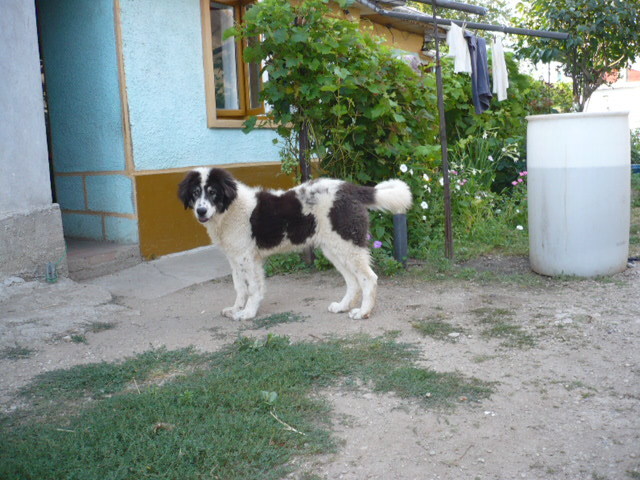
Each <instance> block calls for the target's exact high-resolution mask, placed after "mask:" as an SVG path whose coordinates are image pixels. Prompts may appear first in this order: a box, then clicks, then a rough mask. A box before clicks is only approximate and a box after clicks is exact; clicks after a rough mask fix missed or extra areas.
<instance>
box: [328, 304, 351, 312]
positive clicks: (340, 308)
mask: <svg viewBox="0 0 640 480" xmlns="http://www.w3.org/2000/svg"><path fill="white" fill-rule="evenodd" d="M347 310H349V308H348V307H347V308H345V307H344V306H343V305H342V304H341V303H340V302H333V303H332V304H331V305H329V311H330V312H331V313H341V312H346V311H347Z"/></svg>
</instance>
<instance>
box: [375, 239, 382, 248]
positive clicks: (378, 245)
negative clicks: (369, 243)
mask: <svg viewBox="0 0 640 480" xmlns="http://www.w3.org/2000/svg"><path fill="white" fill-rule="evenodd" d="M380 247H382V242H381V241H380V240H376V241H375V242H373V248H380Z"/></svg>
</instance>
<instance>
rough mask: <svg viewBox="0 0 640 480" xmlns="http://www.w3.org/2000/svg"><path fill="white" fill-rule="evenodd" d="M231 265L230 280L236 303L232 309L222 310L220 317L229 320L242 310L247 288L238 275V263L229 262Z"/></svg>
mask: <svg viewBox="0 0 640 480" xmlns="http://www.w3.org/2000/svg"><path fill="white" fill-rule="evenodd" d="M229 264H230V265H231V278H233V287H234V289H235V291H236V301H235V303H234V304H233V306H232V307H227V308H224V309H223V310H222V315H224V316H225V317H229V318H234V319H235V316H236V314H237V313H238V312H239V311H240V310H242V309H243V308H244V306H245V304H246V303H247V295H248V288H247V282H246V280H245V279H244V278H243V277H242V275H241V274H240V265H239V264H238V262H235V261H231V260H229Z"/></svg>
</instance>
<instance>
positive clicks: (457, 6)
mask: <svg viewBox="0 0 640 480" xmlns="http://www.w3.org/2000/svg"><path fill="white" fill-rule="evenodd" d="M416 1H418V2H420V3H425V4H430V5H431V8H432V10H433V15H432V16H431V17H429V16H428V15H426V14H423V13H421V12H415V13H414V12H407V11H395V10H386V9H384V8H381V7H380V6H378V5H377V4H376V3H374V2H373V1H372V0H358V3H360V4H361V5H364V6H365V7H367V8H370V9H371V10H373V11H375V12H376V13H377V14H380V15H385V16H388V17H390V18H396V19H398V20H404V21H411V22H416V23H424V24H433V28H434V35H433V37H434V40H435V48H436V85H437V94H438V116H439V120H440V147H441V151H442V178H443V186H444V199H443V200H444V216H445V224H444V232H445V256H446V257H447V258H448V259H450V260H452V259H453V256H454V253H453V221H452V214H451V183H450V179H449V146H448V141H447V124H446V119H445V112H444V92H443V90H444V89H443V85H442V65H441V62H440V40H439V36H438V25H451V24H452V23H455V24H457V25H459V26H461V27H465V28H469V29H472V30H488V31H493V32H503V33H511V34H515V35H526V36H535V37H543V38H553V39H556V40H566V39H567V38H569V34H567V33H561V32H550V31H546V30H529V29H525V28H515V27H505V26H503V25H491V24H487V23H475V22H466V21H462V20H448V19H444V18H438V16H437V7H442V8H447V9H452V10H461V11H465V12H468V13H474V14H478V15H485V14H486V13H487V10H486V9H485V8H482V7H475V6H473V5H467V4H464V3H458V2H453V1H450V0H416Z"/></svg>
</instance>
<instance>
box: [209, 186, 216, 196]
mask: <svg viewBox="0 0 640 480" xmlns="http://www.w3.org/2000/svg"><path fill="white" fill-rule="evenodd" d="M214 193H215V190H214V189H213V187H207V195H213V194H214Z"/></svg>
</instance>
